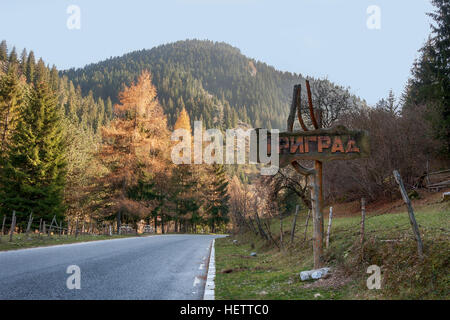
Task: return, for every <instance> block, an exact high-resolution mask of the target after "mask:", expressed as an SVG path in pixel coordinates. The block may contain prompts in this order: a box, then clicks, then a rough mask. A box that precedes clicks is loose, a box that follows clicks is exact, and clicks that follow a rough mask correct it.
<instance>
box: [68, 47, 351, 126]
mask: <svg viewBox="0 0 450 320" xmlns="http://www.w3.org/2000/svg"><path fill="white" fill-rule="evenodd" d="M145 69H147V70H149V71H150V72H151V73H152V75H153V83H154V84H155V86H156V88H157V90H158V98H159V101H160V103H161V104H162V106H163V108H164V111H165V113H166V114H167V116H168V121H169V125H173V124H174V123H175V120H176V115H177V114H179V112H180V111H181V110H182V109H183V107H185V108H186V110H187V112H188V113H189V116H190V118H191V121H194V120H197V119H202V120H203V121H204V122H205V126H207V127H222V128H229V127H235V126H236V124H237V122H238V120H241V121H243V122H246V123H248V124H250V125H252V126H254V127H267V128H280V129H283V128H284V127H285V123H286V119H287V113H288V110H289V107H288V105H289V103H290V99H291V96H292V88H293V86H294V84H297V83H302V82H303V81H304V77H303V76H302V75H301V74H295V73H290V72H280V71H277V70H276V69H275V68H273V67H271V66H268V65H267V64H265V63H262V62H258V61H255V60H253V59H250V58H247V57H246V56H244V55H243V54H241V52H240V50H239V49H237V48H234V47H232V46H230V45H228V44H225V43H217V42H212V41H200V40H186V41H178V42H175V43H171V44H165V45H161V46H158V47H155V48H153V49H150V50H141V51H135V52H131V53H128V54H125V55H123V56H121V57H115V58H110V59H108V60H105V61H102V62H99V63H95V64H90V65H88V66H86V67H84V68H81V69H76V70H75V69H70V70H66V71H63V72H62V74H63V75H65V76H67V77H68V78H69V79H70V80H71V81H73V83H74V85H75V86H78V85H79V86H80V87H81V90H82V92H83V94H85V95H87V94H88V93H89V91H90V90H92V92H93V95H94V97H95V98H99V97H101V98H102V99H103V100H107V99H108V98H110V99H111V100H112V102H113V103H115V102H117V94H118V92H119V91H120V90H121V89H122V86H123V85H124V84H126V85H130V84H131V83H132V82H133V81H135V80H136V79H137V77H138V75H139V74H140V73H141V72H142V71H143V70H145ZM311 80H314V79H311ZM323 82H324V83H326V85H327V86H329V87H330V88H332V89H334V90H338V91H342V92H347V91H346V90H345V89H344V88H342V87H338V86H335V85H334V84H332V83H330V82H328V81H327V80H323ZM313 90H314V87H313ZM352 98H354V97H352Z"/></svg>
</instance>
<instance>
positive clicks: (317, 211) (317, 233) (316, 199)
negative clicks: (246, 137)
mask: <svg viewBox="0 0 450 320" xmlns="http://www.w3.org/2000/svg"><path fill="white" fill-rule="evenodd" d="M312 177H313V182H312V186H311V200H312V201H311V204H312V217H313V225H314V229H313V255H314V269H318V268H321V267H322V263H323V216H322V210H321V209H322V208H321V202H320V195H319V192H320V186H319V175H318V174H317V172H316V173H314V174H313V175H312Z"/></svg>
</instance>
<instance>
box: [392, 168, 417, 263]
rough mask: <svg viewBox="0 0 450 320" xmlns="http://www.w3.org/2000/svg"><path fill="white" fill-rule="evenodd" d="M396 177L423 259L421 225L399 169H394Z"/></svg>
mask: <svg viewBox="0 0 450 320" xmlns="http://www.w3.org/2000/svg"><path fill="white" fill-rule="evenodd" d="M394 178H395V181H397V184H398V186H399V187H400V192H401V194H402V197H403V201H405V204H406V207H407V208H408V214H409V222H410V223H411V227H412V230H413V232H414V236H415V238H416V241H417V253H418V254H419V257H420V258H421V259H422V258H423V242H422V239H421V238H420V232H419V227H418V226H417V222H416V218H415V216H414V210H413V207H412V204H411V200H410V199H409V197H408V193H407V192H406V189H405V186H404V185H403V180H402V177H401V176H400V173H398V171H397V170H394Z"/></svg>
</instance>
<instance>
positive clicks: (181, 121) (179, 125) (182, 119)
mask: <svg viewBox="0 0 450 320" xmlns="http://www.w3.org/2000/svg"><path fill="white" fill-rule="evenodd" d="M177 129H186V130H187V131H188V132H189V133H190V134H192V129H191V121H190V119H189V115H188V113H187V112H186V109H185V108H183V109H181V112H180V115H179V116H178V119H177V121H176V122H175V126H174V130H177Z"/></svg>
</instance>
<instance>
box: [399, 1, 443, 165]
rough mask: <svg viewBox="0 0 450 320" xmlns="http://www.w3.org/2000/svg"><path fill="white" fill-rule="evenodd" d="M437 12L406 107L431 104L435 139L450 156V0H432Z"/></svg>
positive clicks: (415, 73) (433, 16) (408, 94)
mask: <svg viewBox="0 0 450 320" xmlns="http://www.w3.org/2000/svg"><path fill="white" fill-rule="evenodd" d="M432 3H433V5H434V6H435V7H436V11H435V12H433V13H430V14H429V16H431V17H432V18H433V20H434V22H435V24H434V25H433V24H432V25H431V29H432V34H431V37H430V39H429V40H428V41H427V43H426V45H425V46H424V47H423V48H422V49H421V54H422V55H421V57H420V59H419V60H418V61H417V62H416V63H415V64H414V66H413V69H412V79H410V81H409V84H408V87H407V89H406V99H405V100H406V103H405V108H406V109H408V107H409V106H415V105H426V106H427V120H429V121H430V123H431V125H432V127H433V131H434V136H435V138H437V139H439V140H440V141H441V142H442V149H441V152H442V153H443V154H444V155H446V156H447V157H450V108H449V106H450V67H449V63H448V62H449V60H450V23H449V21H450V2H449V1H448V0H432Z"/></svg>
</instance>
